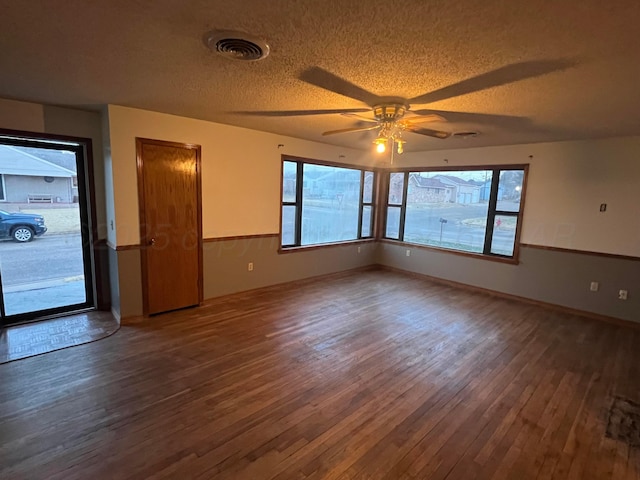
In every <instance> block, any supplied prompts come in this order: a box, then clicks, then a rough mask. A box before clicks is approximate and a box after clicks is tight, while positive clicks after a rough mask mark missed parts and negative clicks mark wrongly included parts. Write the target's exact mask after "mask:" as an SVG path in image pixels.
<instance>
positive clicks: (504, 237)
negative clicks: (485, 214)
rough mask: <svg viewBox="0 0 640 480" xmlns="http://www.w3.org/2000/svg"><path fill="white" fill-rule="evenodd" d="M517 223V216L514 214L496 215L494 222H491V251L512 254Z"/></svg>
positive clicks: (499, 253)
mask: <svg viewBox="0 0 640 480" xmlns="http://www.w3.org/2000/svg"><path fill="white" fill-rule="evenodd" d="M517 225H518V217H516V216H511V215H496V223H494V224H493V237H492V238H491V253H496V254H498V255H507V256H509V257H512V256H513V248H514V244H515V241H516V227H517Z"/></svg>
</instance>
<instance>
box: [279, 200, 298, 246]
mask: <svg viewBox="0 0 640 480" xmlns="http://www.w3.org/2000/svg"><path fill="white" fill-rule="evenodd" d="M295 243H296V207H295V206H293V205H285V206H283V207H282V245H294V244H295Z"/></svg>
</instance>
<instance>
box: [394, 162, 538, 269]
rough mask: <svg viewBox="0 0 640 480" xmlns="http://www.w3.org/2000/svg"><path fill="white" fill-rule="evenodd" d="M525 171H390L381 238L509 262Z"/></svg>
mask: <svg viewBox="0 0 640 480" xmlns="http://www.w3.org/2000/svg"><path fill="white" fill-rule="evenodd" d="M527 169H528V166H527V165H518V166H505V167H491V168H484V169H464V170H450V171H433V170H429V171H426V170H425V171H413V172H392V173H390V174H389V182H388V198H387V204H386V225H385V230H384V232H385V238H388V239H393V240H399V241H403V242H407V243H414V244H418V245H428V246H433V247H438V248H444V249H450V250H458V251H463V252H470V253H477V254H482V255H492V256H500V257H509V258H513V257H514V252H515V245H516V240H517V238H518V235H517V233H518V231H519V228H520V224H521V218H522V207H521V199H522V195H523V194H524V185H525V179H526V173H527Z"/></svg>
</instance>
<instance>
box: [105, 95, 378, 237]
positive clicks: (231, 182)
mask: <svg viewBox="0 0 640 480" xmlns="http://www.w3.org/2000/svg"><path fill="white" fill-rule="evenodd" d="M108 115H109V119H108V120H109V135H110V141H111V161H112V169H113V186H114V191H115V210H114V211H115V219H114V220H115V223H116V229H115V230H116V233H117V237H116V240H117V243H116V244H117V245H132V244H137V243H139V242H140V232H139V223H138V190H137V172H136V144H135V138H136V137H142V138H151V139H156V140H167V141H173V142H181V143H193V144H198V145H201V146H202V191H203V194H202V228H203V236H204V237H205V238H210V237H226V236H235V235H253V234H265V233H277V232H278V231H279V228H280V225H279V222H280V183H281V181H280V169H281V157H280V156H281V155H282V154H288V155H294V156H300V157H306V158H313V159H321V160H327V161H333V162H344V163H349V164H356V165H373V162H374V161H375V160H376V159H375V157H374V156H373V155H371V153H370V152H361V151H357V150H352V149H347V148H342V147H334V146H330V145H325V144H321V143H316V142H310V141H306V140H299V139H296V138H292V137H285V136H281V135H274V134H270V133H264V132H259V131H255V130H248V129H246V128H240V127H233V126H229V125H222V124H217V123H212V122H206V121H202V120H195V119H190V118H184V117H178V116H174V115H167V114H162V113H156V112H149V111H144V110H138V109H133V108H126V107H120V106H114V105H110V106H109V110H108ZM279 144H283V145H284V147H281V148H278V145H279ZM340 155H344V158H340ZM110 220H111V218H109V219H108V221H110ZM110 239H111V234H110Z"/></svg>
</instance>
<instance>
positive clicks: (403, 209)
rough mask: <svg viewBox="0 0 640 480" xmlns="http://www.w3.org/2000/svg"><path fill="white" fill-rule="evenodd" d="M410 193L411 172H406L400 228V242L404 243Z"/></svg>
mask: <svg viewBox="0 0 640 480" xmlns="http://www.w3.org/2000/svg"><path fill="white" fill-rule="evenodd" d="M408 191H409V172H404V181H403V185H402V203H401V204H400V226H399V228H398V240H400V241H404V220H405V218H406V216H407V192H408Z"/></svg>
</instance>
